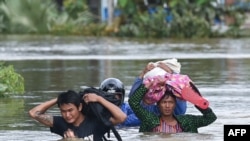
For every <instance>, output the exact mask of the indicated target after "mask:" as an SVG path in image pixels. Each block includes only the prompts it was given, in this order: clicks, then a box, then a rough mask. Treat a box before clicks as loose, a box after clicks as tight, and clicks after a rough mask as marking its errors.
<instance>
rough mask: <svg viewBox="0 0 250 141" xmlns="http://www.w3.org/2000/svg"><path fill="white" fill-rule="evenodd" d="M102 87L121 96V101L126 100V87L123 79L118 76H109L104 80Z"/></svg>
mask: <svg viewBox="0 0 250 141" xmlns="http://www.w3.org/2000/svg"><path fill="white" fill-rule="evenodd" d="M100 89H101V90H102V91H105V92H108V93H112V94H115V95H117V96H119V99H120V100H121V103H123V102H124V96H125V89H124V85H123V83H122V82H121V80H119V79H117V78H107V79H105V80H103V81H102V83H101V85H100Z"/></svg>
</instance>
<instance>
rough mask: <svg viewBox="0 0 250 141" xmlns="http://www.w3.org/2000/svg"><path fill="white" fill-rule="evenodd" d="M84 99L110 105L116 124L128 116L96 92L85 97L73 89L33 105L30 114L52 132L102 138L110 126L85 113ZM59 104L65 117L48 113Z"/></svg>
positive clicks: (71, 135) (96, 139)
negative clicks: (47, 112) (83, 111)
mask: <svg viewBox="0 0 250 141" xmlns="http://www.w3.org/2000/svg"><path fill="white" fill-rule="evenodd" d="M82 100H84V101H85V102H86V103H90V102H99V103H100V104H102V105H103V106H104V107H105V108H107V109H108V110H109V111H110V113H111V114H112V116H111V117H110V119H109V120H110V122H111V123H112V124H113V125H116V124H119V123H122V122H124V120H125V119H126V114H124V113H123V112H122V111H121V109H120V108H119V107H117V106H116V105H114V104H113V103H110V102H109V101H107V100H106V99H104V98H103V97H101V96H98V95H96V94H94V93H88V94H85V95H84V96H83V97H81V96H80V95H79V94H78V93H76V92H74V91H72V90H69V91H67V92H62V93H60V94H59V95H58V97H57V98H54V99H51V100H49V101H46V102H44V103H42V104H40V105H38V106H36V107H34V108H32V109H31V110H30V111H29V115H30V116H31V117H32V118H33V119H35V120H37V121H39V122H40V123H42V124H44V125H45V126H48V127H50V131H51V132H52V133H56V134H58V135H60V136H62V137H63V138H90V137H91V136H92V135H93V140H94V141H102V140H103V135H104V134H105V133H106V132H107V131H109V130H110V129H109V127H107V126H105V125H104V124H103V123H102V122H100V120H98V119H97V118H93V117H88V116H87V115H84V114H83V113H82V112H81V111H82V109H83V108H84V107H83V105H82ZM56 104H57V106H58V107H59V109H60V112H61V116H52V115H49V114H46V113H45V112H46V111H47V110H48V109H49V108H52V107H53V106H54V105H56Z"/></svg>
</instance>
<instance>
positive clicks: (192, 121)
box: [128, 84, 217, 133]
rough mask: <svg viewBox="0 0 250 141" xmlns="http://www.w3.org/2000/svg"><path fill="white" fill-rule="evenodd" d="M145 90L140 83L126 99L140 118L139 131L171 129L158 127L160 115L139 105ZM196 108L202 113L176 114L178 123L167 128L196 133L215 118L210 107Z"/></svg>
mask: <svg viewBox="0 0 250 141" xmlns="http://www.w3.org/2000/svg"><path fill="white" fill-rule="evenodd" d="M147 91H148V89H147V88H145V87H144V85H143V84H142V85H141V86H140V87H139V88H138V89H137V90H136V91H135V93H134V94H133V95H131V97H130V98H129V100H128V102H129V105H130V106H131V108H132V110H133V111H134V113H135V114H136V116H137V117H138V118H139V119H140V120H141V125H140V128H139V132H154V131H157V130H162V131H164V130H165V131H167V130H172V129H159V128H161V127H157V126H159V125H160V117H159V116H158V115H155V114H154V113H152V112H149V111H147V110H146V109H144V108H143V107H142V106H141V104H140V101H141V100H142V98H143V96H144V95H145V94H146V93H147ZM196 108H197V109H198V110H199V111H200V112H201V113H202V115H191V114H184V115H176V116H175V118H176V120H177V122H178V123H179V124H177V125H176V127H169V128H176V129H177V130H178V132H180V131H181V130H182V132H192V133H198V128H200V127H204V126H207V125H209V124H211V123H213V122H214V121H215V120H216V119H217V117H216V115H215V113H214V112H213V111H212V109H211V108H209V107H208V108H207V109H205V110H203V109H200V108H198V107H197V106H196ZM176 129H174V130H176Z"/></svg>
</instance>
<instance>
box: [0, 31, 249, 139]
mask: <svg viewBox="0 0 250 141" xmlns="http://www.w3.org/2000/svg"><path fill="white" fill-rule="evenodd" d="M249 42H250V40H248V39H213V40H199V41H195V40H194V41H178V40H158V41H149V40H126V39H123V40H122V39H112V38H84V37H50V36H47V37H43V36H41V37H39V36H1V37H0V61H1V60H2V61H6V62H7V63H8V64H11V65H13V66H14V68H15V70H16V71H17V72H18V73H20V74H21V75H22V76H23V77H24V79H25V89H26V92H25V93H24V95H20V96H13V97H11V98H4V99H3V98H2V99H0V111H1V114H0V140H3V141H34V140H37V141H56V140H60V139H61V138H60V137H59V136H58V135H54V134H52V133H50V131H49V129H47V128H45V127H44V126H42V125H41V124H39V123H36V122H35V121H34V120H32V119H30V118H29V117H28V115H27V112H28V110H29V109H30V108H32V107H33V106H35V105H37V104H39V103H41V102H43V101H45V100H49V99H50V98H53V97H55V96H56V95H57V93H58V92H60V91H63V90H67V89H74V90H79V89H80V86H83V85H86V86H95V87H98V86H99V83H100V82H101V81H102V80H104V79H105V78H106V77H117V78H119V79H121V80H122V81H123V82H124V84H125V86H126V93H128V92H129V89H130V87H131V84H132V83H133V80H134V78H135V77H136V76H137V75H138V74H139V72H140V70H141V69H142V68H143V67H144V65H145V64H146V63H147V62H148V61H155V60H162V59H166V58H172V57H175V58H178V59H179V61H180V62H181V64H182V73H183V74H188V75H189V76H190V78H191V79H192V80H193V81H194V82H195V84H196V85H197V86H198V88H199V89H200V91H201V93H202V94H203V95H204V97H206V98H207V99H208V100H209V102H210V105H211V107H212V108H213V110H214V111H215V113H216V114H217V116H218V119H217V120H216V121H215V122H214V123H213V124H211V125H209V126H207V127H203V128H200V129H199V132H200V133H199V134H189V133H181V134H173V135H161V134H145V133H144V134H143V133H138V128H137V127H134V128H122V129H119V133H120V134H121V136H122V138H123V139H124V140H133V141H141V140H154V141H158V140H159V141H161V140H170V141H190V140H192V141H195V140H197V141H201V140H204V141H211V140H212V141H222V140H223V125H225V124H250V110H249V107H250V95H249V90H250V85H249V83H250V75H249V72H250V46H249ZM50 112H51V113H52V114H59V112H58V109H56V108H55V109H52V110H50ZM187 113H192V114H199V112H198V111H197V110H196V109H195V108H194V107H193V105H191V104H189V105H188V110H187Z"/></svg>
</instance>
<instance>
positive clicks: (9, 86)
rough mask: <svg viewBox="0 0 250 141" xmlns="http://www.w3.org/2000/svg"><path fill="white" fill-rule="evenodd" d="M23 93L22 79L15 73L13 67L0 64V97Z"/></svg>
mask: <svg viewBox="0 0 250 141" xmlns="http://www.w3.org/2000/svg"><path fill="white" fill-rule="evenodd" d="M23 93H24V78H23V77H22V76H21V75H20V74H18V73H16V72H15V70H14V68H13V66H11V65H8V66H7V65H5V64H4V63H3V62H0V97H6V96H10V95H11V94H23Z"/></svg>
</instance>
